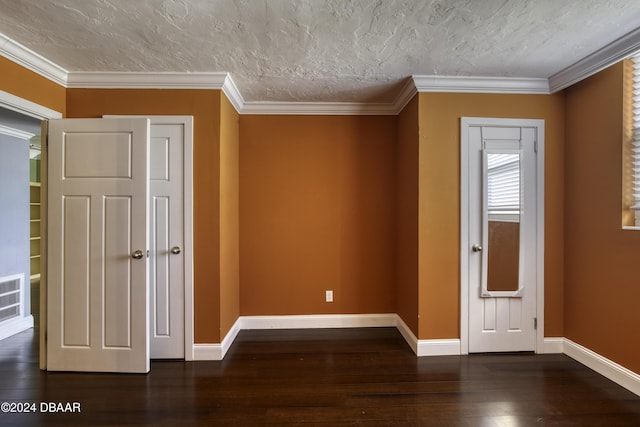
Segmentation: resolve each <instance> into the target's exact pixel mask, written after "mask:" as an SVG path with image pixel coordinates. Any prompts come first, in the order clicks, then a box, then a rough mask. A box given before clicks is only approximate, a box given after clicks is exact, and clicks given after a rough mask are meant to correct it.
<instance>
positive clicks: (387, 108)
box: [240, 101, 397, 116]
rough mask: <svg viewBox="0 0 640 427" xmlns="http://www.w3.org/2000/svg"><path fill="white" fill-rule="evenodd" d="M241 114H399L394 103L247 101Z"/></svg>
mask: <svg viewBox="0 0 640 427" xmlns="http://www.w3.org/2000/svg"><path fill="white" fill-rule="evenodd" d="M240 113H241V114H266V115H272V114H280V115H302V116H305V115H317V116H349V115H359V116H388V115H395V114H397V111H396V108H395V104H393V103H369V102H275V101H274V102H263V101H248V102H245V103H244V105H243V107H242V109H241V111H240Z"/></svg>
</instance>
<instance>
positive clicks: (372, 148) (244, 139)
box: [240, 115, 396, 315]
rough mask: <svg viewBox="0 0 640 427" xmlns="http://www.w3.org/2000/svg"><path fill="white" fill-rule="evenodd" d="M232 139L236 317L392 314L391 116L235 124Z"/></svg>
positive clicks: (255, 119) (252, 119)
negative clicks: (329, 297) (236, 161)
mask: <svg viewBox="0 0 640 427" xmlns="http://www.w3.org/2000/svg"><path fill="white" fill-rule="evenodd" d="M240 140H241V143H240V267H241V272H240V282H241V289H240V311H241V314H242V315H286V314H326V313H395V312H396V301H395V297H396V286H395V259H396V256H395V247H396V244H395V242H396V235H395V229H396V227H395V226H396V222H395V221H396V220H395V188H396V184H395V141H396V117H393V116H381V117H375V116H250V115H246V116H245V115H243V116H241V117H240ZM327 289H331V290H333V291H334V299H335V302H333V303H326V302H325V290H327Z"/></svg>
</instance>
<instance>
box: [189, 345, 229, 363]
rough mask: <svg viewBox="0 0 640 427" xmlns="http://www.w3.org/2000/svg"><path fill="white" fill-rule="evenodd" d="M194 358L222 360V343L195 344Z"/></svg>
mask: <svg viewBox="0 0 640 427" xmlns="http://www.w3.org/2000/svg"><path fill="white" fill-rule="evenodd" d="M193 360H222V344H194V345H193Z"/></svg>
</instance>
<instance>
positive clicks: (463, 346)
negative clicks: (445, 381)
mask: <svg viewBox="0 0 640 427" xmlns="http://www.w3.org/2000/svg"><path fill="white" fill-rule="evenodd" d="M472 126H518V127H534V128H536V129H537V131H536V138H537V139H536V142H537V155H536V175H537V176H536V203H537V212H536V216H537V218H536V246H537V253H536V256H537V264H536V317H537V319H538V325H539V326H538V328H537V330H536V353H541V352H543V351H544V348H545V344H544V120H540V119H500V118H482V117H462V118H461V119H460V354H468V353H469V277H468V271H469V251H468V248H469V247H470V242H469V197H468V194H469V184H468V182H469V140H468V134H469V132H468V129H469V128H470V127H472Z"/></svg>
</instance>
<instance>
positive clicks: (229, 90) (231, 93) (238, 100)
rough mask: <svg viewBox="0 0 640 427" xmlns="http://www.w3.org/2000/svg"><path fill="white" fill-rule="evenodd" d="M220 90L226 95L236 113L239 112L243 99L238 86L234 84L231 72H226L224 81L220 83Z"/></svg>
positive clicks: (243, 102)
mask: <svg viewBox="0 0 640 427" xmlns="http://www.w3.org/2000/svg"><path fill="white" fill-rule="evenodd" d="M222 92H223V93H224V94H225V95H226V96H227V99H228V100H229V102H231V105H233V108H235V109H236V111H237V112H238V114H240V113H241V112H242V108H243V106H244V104H245V101H244V98H243V97H242V94H241V93H240V90H239V89H238V86H236V83H235V82H234V81H233V79H232V78H231V74H229V73H227V76H226V77H225V79H224V83H223V84H222Z"/></svg>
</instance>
